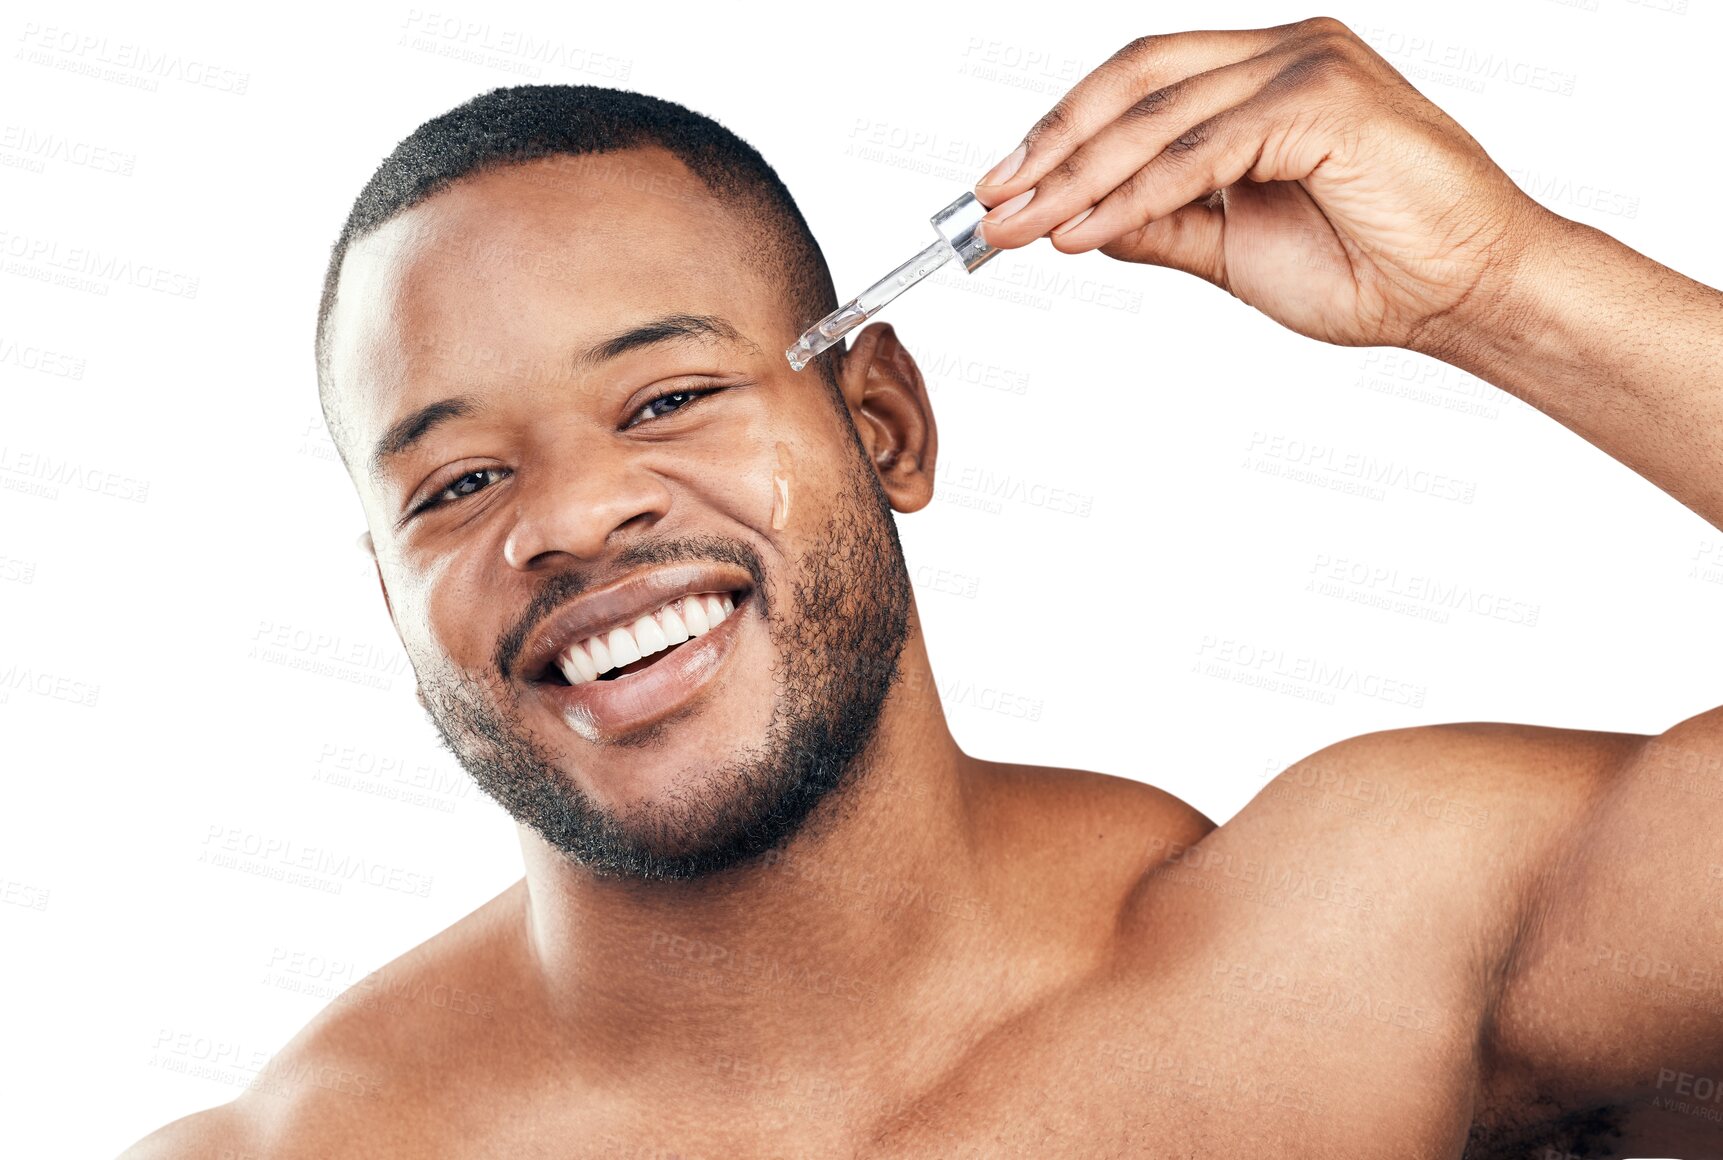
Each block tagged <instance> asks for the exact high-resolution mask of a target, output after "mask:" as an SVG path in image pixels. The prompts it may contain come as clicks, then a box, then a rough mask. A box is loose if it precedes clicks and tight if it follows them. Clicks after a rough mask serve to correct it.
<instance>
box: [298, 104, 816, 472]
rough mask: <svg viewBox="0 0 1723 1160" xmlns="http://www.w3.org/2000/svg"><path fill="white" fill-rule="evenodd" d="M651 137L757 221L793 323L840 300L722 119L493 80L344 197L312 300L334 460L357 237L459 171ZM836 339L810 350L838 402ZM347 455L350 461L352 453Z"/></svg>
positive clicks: (786, 204) (791, 210)
mask: <svg viewBox="0 0 1723 1160" xmlns="http://www.w3.org/2000/svg"><path fill="white" fill-rule="evenodd" d="M654 145H656V146H659V147H662V148H664V149H666V150H668V151H669V152H670V153H672V154H673V155H675V157H676V158H677V159H678V160H680V161H681V162H682V163H683V164H684V165H685V166H687V167H688V169H689V171H690V172H692V173H693V174H694V175H695V176H696V177H698V178H699V179H700V180H701V181H702V182H703V183H704V184H705V186H706V188H707V189H709V190H711V191H712V193H713V194H714V195H715V196H718V197H720V198H722V199H724V201H725V203H726V206H727V207H728V208H729V209H730V210H731V212H733V213H735V214H738V215H740V216H741V218H742V219H743V221H744V222H745V224H746V225H747V226H748V227H749V228H752V229H754V230H756V231H758V232H759V234H760V236H761V238H762V240H763V241H764V242H765V243H766V244H765V245H764V246H763V247H762V248H761V251H760V252H761V254H762V260H763V261H765V262H769V263H772V264H773V266H774V268H773V269H772V273H773V274H775V275H776V277H774V278H772V279H771V281H772V282H776V283H777V284H779V285H780V286H782V288H783V296H784V302H783V306H784V309H785V310H787V311H789V312H790V313H791V315H792V318H793V320H794V321H793V325H794V326H795V327H798V328H799V327H801V326H806V325H811V324H812V323H813V322H815V321H817V320H818V319H821V318H824V317H825V316H826V315H827V314H830V313H831V312H832V311H834V310H836V309H837V306H838V300H837V292H836V289H835V288H834V287H833V285H832V275H831V270H830V268H829V267H828V266H827V265H826V258H825V254H824V253H823V252H822V251H821V249H820V245H819V243H818V242H817V241H815V240H814V235H813V232H812V231H811V230H809V229H808V223H807V221H806V219H804V218H803V217H802V211H801V209H800V208H798V207H797V205H796V201H795V198H793V197H791V196H790V191H789V190H788V189H787V188H785V186H784V183H783V182H782V181H781V180H780V179H779V178H778V175H777V173H776V172H775V171H774V170H773V169H772V167H771V166H770V165H768V164H767V163H766V159H765V158H764V157H762V156H760V153H759V151H758V150H756V149H755V148H754V147H753V146H752V145H749V144H748V143H747V142H746V141H743V140H742V139H741V138H740V137H738V136H736V134H734V133H732V132H731V131H730V130H729V129H726V128H725V127H724V126H722V125H720V124H719V123H718V122H717V121H715V120H713V119H712V118H710V117H707V116H705V115H703V114H700V113H696V112H694V111H693V110H692V109H689V108H687V107H685V106H683V105H679V104H677V103H675V102H674V101H666V100H662V99H660V98H658V97H652V96H647V95H646V94H644V93H636V92H630V91H628V90H626V89H611V88H604V87H601V86H597V85H516V86H513V87H508V88H499V89H492V90H491V91H490V92H488V93H484V94H482V95H480V96H477V97H474V98H473V99H472V100H470V101H468V102H466V103H465V104H463V105H460V106H457V107H456V108H453V109H450V110H449V111H448V112H446V113H443V114H442V115H440V116H437V117H433V118H432V119H431V120H429V121H426V122H425V123H424V124H422V125H420V126H419V127H418V128H417V129H415V130H413V132H412V133H411V134H410V135H409V136H408V137H407V138H406V139H404V140H403V141H402V142H401V143H400V144H399V145H397V146H395V149H394V152H392V153H390V154H389V156H388V157H386V158H384V159H383V162H382V164H380V165H379V166H378V167H377V171H376V172H375V173H373V174H372V175H371V180H370V181H368V182H366V183H365V188H364V189H362V190H361V191H360V193H359V197H358V199H357V200H356V201H355V202H354V203H353V209H352V211H351V212H350V213H349V214H348V215H347V222H346V224H345V225H344V226H343V227H342V228H341V235H340V237H338V238H337V239H336V240H335V245H334V247H333V249H332V251H331V253H330V255H329V269H328V272H327V273H326V274H325V275H324V279H323V299H322V301H321V303H319V305H318V308H317V341H316V358H317V390H318V396H319V399H320V401H321V403H322V407H323V417H324V422H325V423H327V424H328V426H329V429H330V433H331V435H332V436H334V439H335V444H336V447H337V449H338V450H339V451H340V453H341V456H342V460H343V462H345V461H346V457H347V451H346V449H345V443H346V439H345V437H344V433H343V431H342V430H341V429H340V428H339V427H338V424H339V422H340V416H339V414H338V413H337V411H336V408H335V407H334V406H333V395H334V383H333V376H332V374H331V373H330V368H329V316H330V313H331V311H332V310H333V309H334V305H335V295H336V287H337V286H338V285H339V282H340V278H341V264H342V262H343V261H344V260H345V258H346V255H347V250H348V248H349V247H350V246H352V245H353V244H354V243H355V242H357V241H359V240H360V239H362V238H364V237H365V236H367V235H368V234H370V233H372V232H373V231H375V230H377V229H378V228H380V227H381V226H382V225H383V224H384V223H386V222H388V221H390V220H391V219H392V218H394V217H395V216H396V215H398V214H401V213H405V212H406V211H407V210H409V209H411V208H412V207H414V206H416V205H418V204H419V203H420V202H422V201H424V200H426V199H427V198H429V197H431V196H433V195H435V194H436V193H438V192H439V191H441V190H443V189H446V188H448V187H449V186H450V185H452V184H454V183H455V182H457V181H459V180H461V179H462V178H464V177H468V176H472V175H475V174H479V173H484V172H487V171H489V170H494V169H499V168H502V167H504V166H508V165H516V164H521V163H524V162H527V161H532V160H534V159H537V158H541V157H550V156H555V155H558V154H564V155H568V156H574V157H583V156H588V155H592V154H601V153H610V152H614V151H616V150H620V149H630V148H638V147H647V146H654ZM842 346H843V344H841V343H840V344H838V345H837V346H835V347H833V348H832V349H831V350H830V351H827V352H826V353H824V354H822V355H821V356H820V357H818V358H816V359H815V360H814V362H813V366H814V367H815V368H818V371H819V376H820V378H821V380H822V381H823V382H824V383H825V385H826V387H827V389H828V393H829V395H830V397H831V398H832V399H833V400H834V401H835V402H836V403H838V404H840V405H841V395H840V394H839V391H838V380H837V360H838V359H839V358H841V356H842ZM349 466H351V465H349Z"/></svg>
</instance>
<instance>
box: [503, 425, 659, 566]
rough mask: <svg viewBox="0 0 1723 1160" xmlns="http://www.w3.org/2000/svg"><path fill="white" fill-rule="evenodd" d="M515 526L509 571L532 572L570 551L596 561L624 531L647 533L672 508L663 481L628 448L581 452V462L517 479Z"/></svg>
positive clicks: (508, 545)
mask: <svg viewBox="0 0 1723 1160" xmlns="http://www.w3.org/2000/svg"><path fill="white" fill-rule="evenodd" d="M510 499H511V500H512V501H513V503H514V508H515V523H514V527H513V528H512V529H511V530H510V531H509V535H508V539H506V540H505V541H504V542H503V557H504V558H505V559H506V560H507V561H508V563H509V567H511V568H518V569H521V570H523V571H524V570H527V569H531V568H536V567H539V566H541V565H542V564H543V563H544V557H546V556H549V555H552V554H554V553H557V552H566V553H568V554H569V555H571V556H578V557H580V558H581V559H583V560H595V559H597V558H598V557H599V556H601V555H603V554H604V552H605V551H606V550H607V549H608V548H609V547H611V537H613V536H614V535H616V534H617V533H618V532H620V531H622V530H623V529H625V528H633V529H635V530H643V529H645V528H649V527H651V526H652V525H653V524H654V523H656V522H657V521H658V520H659V519H660V518H661V517H662V516H663V515H664V514H665V512H666V511H667V510H668V509H669V506H670V491H669V488H668V487H667V486H666V484H665V483H664V481H663V480H662V479H660V478H658V476H656V475H654V474H653V473H652V472H651V471H649V470H648V469H647V468H646V467H645V465H644V464H642V463H640V462H639V461H638V460H637V459H636V458H634V457H633V456H632V455H631V454H630V451H629V449H627V448H597V447H592V446H590V445H588V446H586V447H583V448H581V454H580V458H579V461H578V462H573V461H567V460H565V461H562V462H554V461H553V462H549V463H546V464H543V465H541V466H539V467H538V468H537V469H536V470H534V471H533V472H532V474H531V475H530V476H529V475H527V474H526V473H524V472H523V473H522V477H519V478H517V485H516V487H515V489H514V494H513V495H512V496H511V497H510Z"/></svg>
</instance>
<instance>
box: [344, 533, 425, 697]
mask: <svg viewBox="0 0 1723 1160" xmlns="http://www.w3.org/2000/svg"><path fill="white" fill-rule="evenodd" d="M359 549H360V551H362V552H364V553H365V554H366V555H367V556H369V557H371V563H372V565H373V566H374V567H375V568H376V569H377V587H378V588H379V589H380V590H381V591H382V593H383V607H384V608H385V609H387V610H388V612H389V623H390V624H395V606H394V605H392V604H390V603H389V586H388V585H387V584H386V583H384V582H383V563H382V561H381V560H379V559H377V549H376V546H375V545H373V544H372V542H371V533H370V532H365V533H364V534H362V535H361V536H360V537H359ZM395 635H396V637H399V636H400V635H401V626H400V625H398V624H395ZM413 695H414V696H415V697H417V698H419V704H420V706H421V707H423V708H424V709H425V711H426V712H430V708H431V707H430V706H429V705H426V704H425V690H424V688H423V687H421V686H420V685H419V684H418V683H417V682H415V683H414V685H413Z"/></svg>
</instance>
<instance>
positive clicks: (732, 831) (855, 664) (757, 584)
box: [414, 444, 910, 880]
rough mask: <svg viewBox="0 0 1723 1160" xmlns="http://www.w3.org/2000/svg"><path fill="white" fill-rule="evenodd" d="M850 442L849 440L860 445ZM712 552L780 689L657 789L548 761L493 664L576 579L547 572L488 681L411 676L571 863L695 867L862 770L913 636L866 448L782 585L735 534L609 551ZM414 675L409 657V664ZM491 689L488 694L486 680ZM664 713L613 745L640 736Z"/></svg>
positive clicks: (641, 873)
mask: <svg viewBox="0 0 1723 1160" xmlns="http://www.w3.org/2000/svg"><path fill="white" fill-rule="evenodd" d="M858 450H859V444H858ZM701 560H707V561H714V560H715V561H721V562H725V563H731V564H735V565H738V566H740V567H744V568H746V569H747V570H748V571H749V573H750V574H751V575H752V576H753V581H754V591H753V598H754V599H757V600H759V601H760V607H759V611H760V613H761V614H762V615H761V622H762V623H763V624H764V625H765V626H766V629H767V633H768V635H769V637H770V639H771V642H772V646H773V649H774V651H775V652H776V654H777V661H776V664H775V666H774V669H775V671H776V673H777V676H778V679H777V682H776V684H777V695H776V697H775V699H774V701H773V706H772V716H771V719H770V721H769V722H768V724H767V726H766V728H765V731H764V734H763V736H762V737H761V738H760V740H759V743H758V744H757V745H754V746H750V747H749V748H747V749H745V750H743V751H741V752H738V753H734V754H731V755H730V756H729V757H728V758H727V759H726V760H723V761H721V762H718V763H716V764H713V765H710V766H705V767H701V768H691V769H687V770H684V771H683V772H682V775H681V776H680V777H678V778H677V779H676V780H675V788H674V789H673V790H672V791H671V792H670V793H669V794H667V795H665V800H655V801H651V802H647V803H643V804H638V805H635V806H632V807H630V808H629V809H627V810H626V811H624V812H621V813H613V812H611V811H607V810H605V809H602V808H600V807H599V806H598V805H597V804H596V803H595V802H594V801H593V800H592V798H591V797H590V795H588V794H587V793H585V792H584V791H583V790H581V789H580V787H578V786H576V785H574V784H573V783H572V782H570V781H569V779H568V778H567V777H565V776H564V775H563V774H562V773H561V771H560V770H559V769H558V768H557V766H556V764H555V761H554V760H553V758H552V757H551V755H549V754H548V753H547V752H546V751H545V750H544V749H543V748H542V747H541V746H539V745H538V744H537V743H536V742H535V741H534V739H533V737H532V734H531V731H530V730H529V729H527V728H526V726H525V725H524V723H523V721H522V716H521V713H520V709H519V699H518V696H517V694H516V693H515V692H514V691H513V686H511V685H510V684H509V683H508V682H507V680H506V679H504V678H502V676H501V674H502V673H505V672H508V671H510V665H509V663H508V662H509V660H510V658H511V657H512V656H513V655H514V653H515V652H518V648H519V642H520V641H521V640H523V639H524V638H525V636H526V632H527V630H528V629H530V627H531V626H532V625H533V624H536V623H537V622H538V621H539V620H540V619H542V615H543V614H544V613H548V612H549V611H551V610H553V609H555V608H558V607H560V606H561V605H562V604H563V603H565V602H566V600H567V599H568V598H569V596H571V595H572V594H573V593H574V592H577V591H580V590H581V589H582V588H584V587H585V582H584V581H583V580H581V579H580V578H579V577H576V576H573V575H572V574H562V575H559V576H556V577H552V578H551V579H550V580H549V581H548V582H547V584H546V587H545V589H544V590H543V591H541V592H540V593H539V594H538V596H537V598H535V599H534V601H533V602H532V607H531V610H530V613H529V616H528V617H526V618H523V620H522V621H521V623H520V625H518V626H517V627H516V628H515V629H514V630H513V631H511V632H510V633H509V634H508V635H507V636H506V637H505V638H504V639H503V642H502V644H501V645H500V646H499V648H498V650H497V657H496V664H495V673H496V675H495V676H494V677H493V678H491V679H490V680H488V681H484V680H473V679H470V678H466V677H462V676H459V675H456V674H451V673H449V671H448V670H447V668H446V667H441V666H439V675H437V676H435V677H433V678H432V679H430V680H426V679H425V678H424V676H423V675H421V676H420V681H419V687H420V689H421V691H422V693H423V694H424V698H423V699H424V703H425V711H426V712H427V713H428V714H429V716H430V718H431V722H432V724H433V725H434V726H435V727H436V729H437V732H438V733H439V734H440V735H441V737H442V741H443V744H444V745H445V746H446V747H447V748H448V749H449V751H450V752H451V753H453V754H454V755H455V758H456V760H458V761H459V762H460V764H461V766H462V767H463V768H465V769H466V771H467V772H468V774H470V775H471V776H472V778H473V780H474V782H476V783H477V784H478V786H479V788H480V789H482V790H483V791H484V792H485V793H486V794H488V795H489V796H490V797H492V798H493V799H495V800H496V801H497V802H498V803H499V804H501V805H502V807H503V808H504V809H505V810H507V811H508V812H509V814H510V815H511V816H513V817H514V819H515V820H516V821H517V822H519V823H520V824H522V825H524V826H528V827H530V828H531V829H533V830H534V831H536V832H537V833H538V834H539V835H540V836H541V837H542V838H543V839H544V840H545V841H546V842H548V843H549V844H550V845H551V847H552V848H554V849H556V850H559V851H561V852H562V854H563V855H564V856H565V857H567V858H568V859H569V860H571V861H572V862H575V863H577V864H578V865H580V866H582V867H584V868H586V869H587V870H588V871H590V872H592V873H593V874H595V875H599V876H603V877H619V878H633V879H642V880H669V879H687V878H696V877H700V876H702V875H707V874H712V873H715V872H716V871H719V870H723V869H726V868H729V867H732V866H736V865H739V864H742V863H744V862H747V861H749V860H751V859H753V858H756V857H758V856H759V855H761V854H763V853H765V852H766V851H768V850H772V849H774V848H776V847H779V846H781V845H782V844H784V843H785V842H787V841H788V840H789V839H790V838H791V837H792V836H793V835H794V834H796V833H797V832H798V831H799V830H800V829H801V828H802V827H803V824H804V823H805V822H807V820H808V818H809V817H810V815H812V814H813V812H814V809H815V807H816V806H818V805H819V804H820V803H821V802H822V801H825V800H826V799H827V798H828V797H830V796H832V795H833V793H834V791H836V790H838V789H839V788H840V787H843V786H845V785H846V784H848V783H850V782H853V781H854V780H855V779H856V778H858V777H859V776H861V772H860V767H862V766H864V765H865V756H864V755H865V752H866V750H867V747H868V743H869V742H870V740H871V739H872V736H873V734H874V731H875V726H876V725H877V723H878V719H879V715H880V711H881V709H882V708H883V707H884V704H885V700H886V697H887V696H888V695H889V693H890V692H891V689H892V687H893V685H894V684H895V682H896V680H897V676H898V669H897V664H898V658H899V656H900V654H901V653H902V651H903V645H904V642H905V641H906V640H907V638H908V635H909V609H910V582H909V573H908V570H907V569H906V568H905V566H904V560H903V549H902V546H901V544H900V542H899V540H898V536H897V525H896V523H895V521H894V520H893V518H892V514H891V505H890V502H889V501H888V500H887V498H886V496H885V493H884V491H883V490H882V489H881V487H880V484H879V480H878V478H877V477H876V476H875V475H874V473H873V471H872V469H871V466H869V465H868V464H867V462H866V460H865V459H861V460H858V461H854V462H853V463H852V470H851V471H850V473H849V475H848V478H847V481H846V484H845V487H844V489H843V491H842V493H841V495H840V496H839V502H838V504H837V505H836V510H835V511H834V512H833V515H832V517H831V518H830V520H829V521H828V522H827V523H826V525H825V527H824V529H823V531H822V533H821V535H820V536H819V537H817V538H816V539H815V541H814V542H812V543H810V544H809V545H808V547H807V549H806V550H805V551H804V552H803V553H802V555H801V556H800V558H799V560H798V561H797V564H796V569H795V571H794V573H793V574H792V575H790V576H788V577H787V578H786V586H785V587H784V588H780V586H779V585H778V584H777V583H774V582H773V581H772V578H770V577H768V576H767V575H766V574H765V571H764V569H763V567H762V565H761V562H760V559H759V556H758V554H757V553H756V552H755V551H754V550H753V548H752V547H751V546H749V545H748V544H746V543H744V542H742V541H739V540H730V539H724V538H714V537H699V538H692V539H673V540H656V541H651V542H649V543H642V544H637V545H631V546H630V547H629V548H628V549H627V550H626V551H624V552H622V553H619V555H618V558H617V560H616V563H617V564H618V566H620V567H628V566H635V565H649V564H669V563H682V562H689V561H701ZM414 668H415V671H416V672H418V671H419V666H418V665H417V664H415V665H414ZM492 687H494V688H495V689H496V690H497V691H498V695H496V696H492V695H490V694H489V692H488V690H489V689H490V688H492ZM668 724H670V722H668V721H660V722H658V723H656V724H654V725H652V726H649V727H647V728H645V729H643V730H641V731H640V732H638V733H635V734H632V735H630V736H628V737H626V738H623V739H620V740H618V741H617V742H616V743H615V744H618V745H624V746H628V747H631V748H638V747H643V746H647V745H650V744H651V743H652V742H653V740H654V739H655V738H656V737H657V736H659V735H660V733H661V732H662V730H663V729H664V728H665V727H666V726H667V725H668Z"/></svg>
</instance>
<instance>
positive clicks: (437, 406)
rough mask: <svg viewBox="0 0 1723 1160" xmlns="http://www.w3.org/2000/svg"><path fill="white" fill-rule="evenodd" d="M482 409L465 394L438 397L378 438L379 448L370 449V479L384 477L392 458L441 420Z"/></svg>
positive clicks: (404, 450)
mask: <svg viewBox="0 0 1723 1160" xmlns="http://www.w3.org/2000/svg"><path fill="white" fill-rule="evenodd" d="M478 411H479V404H478V403H477V402H476V401H474V400H473V399H470V398H468V397H467V396H466V395H456V396H455V397H454V398H452V399H439V400H438V401H436V402H435V403H432V404H430V405H429V406H425V407H420V408H419V409H418V410H417V411H414V412H413V413H412V414H411V415H408V416H407V417H406V418H405V419H402V420H401V421H400V422H398V423H396V424H395V425H394V426H392V427H390V428H389V429H388V430H387V431H385V432H384V433H383V437H382V438H381V439H379V440H377V447H376V449H375V450H373V451H372V452H371V478H372V479H380V478H382V475H383V472H384V469H385V468H387V467H388V465H389V460H391V459H394V458H395V457H396V456H398V455H402V454H405V453H406V451H407V450H408V449H409V448H410V447H412V446H413V444H415V443H417V442H418V441H419V440H421V439H423V438H424V437H425V436H427V435H429V434H430V433H431V431H432V430H433V429H435V428H436V427H437V425H438V424H440V423H446V422H448V421H449V420H450V419H453V418H456V417H457V416H461V415H472V414H476V413H477V412H478Z"/></svg>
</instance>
